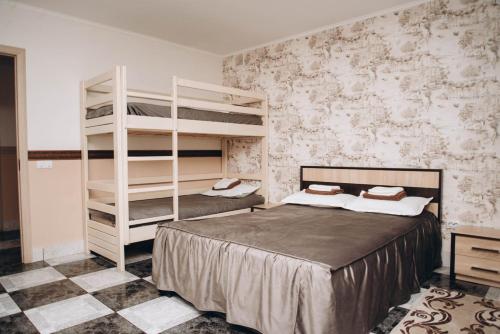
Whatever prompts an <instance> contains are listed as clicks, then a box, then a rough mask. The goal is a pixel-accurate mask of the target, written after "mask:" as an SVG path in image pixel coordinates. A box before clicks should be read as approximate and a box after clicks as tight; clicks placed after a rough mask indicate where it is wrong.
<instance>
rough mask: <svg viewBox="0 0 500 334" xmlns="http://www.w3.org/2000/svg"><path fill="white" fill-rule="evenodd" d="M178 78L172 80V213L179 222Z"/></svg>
mask: <svg viewBox="0 0 500 334" xmlns="http://www.w3.org/2000/svg"><path fill="white" fill-rule="evenodd" d="M177 90H178V85H177V77H176V76H173V78H172V106H171V110H172V115H171V116H172V157H173V159H172V186H173V187H174V189H173V191H174V193H173V197H172V205H173V207H172V211H173V213H174V220H179V155H178V148H179V147H178V146H179V143H178V132H177V94H178V91H177Z"/></svg>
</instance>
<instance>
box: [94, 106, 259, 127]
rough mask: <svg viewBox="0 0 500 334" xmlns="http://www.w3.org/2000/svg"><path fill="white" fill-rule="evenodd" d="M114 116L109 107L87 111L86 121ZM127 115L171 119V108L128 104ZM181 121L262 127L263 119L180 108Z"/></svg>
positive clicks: (111, 108)
mask: <svg viewBox="0 0 500 334" xmlns="http://www.w3.org/2000/svg"><path fill="white" fill-rule="evenodd" d="M112 114H113V106H112V105H107V106H103V107H100V108H98V109H87V115H86V119H93V118H98V117H103V116H108V115H112ZM127 114H128V115H136V116H149V117H163V118H170V117H171V111H170V106H159V105H155V104H148V103H137V102H129V103H127ZM177 117H178V118H179V119H189V120H196V121H209V122H220V123H235V124H251V125H262V118H261V117H260V116H257V115H247V114H238V113H224V112H216V111H209V110H198V109H191V108H183V107H179V108H178V109H177Z"/></svg>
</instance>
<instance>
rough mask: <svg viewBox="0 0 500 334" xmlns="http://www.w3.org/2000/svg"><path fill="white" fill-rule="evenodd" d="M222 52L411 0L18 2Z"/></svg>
mask: <svg viewBox="0 0 500 334" xmlns="http://www.w3.org/2000/svg"><path fill="white" fill-rule="evenodd" d="M17 1H18V2H22V3H25V4H28V5H30V6H35V7H40V8H43V9H47V10H50V11H55V12H59V13H63V14H66V15H70V16H74V17H78V18H81V19H85V20H88V21H93V22H97V23H101V24H105V25H109V26H112V27H116V28H120V29H124V30H129V31H133V32H136V33H140V34H144V35H149V36H153V37H157V38H161V39H164V40H168V41H171V42H174V43H178V44H183V45H186V46H190V47H193V48H196V49H200V50H205V51H209V52H211V53H215V54H219V55H226V54H229V53H234V52H236V51H239V50H243V49H248V48H251V47H254V46H258V45H262V44H265V43H268V42H271V41H274V40H277V39H282V38H285V37H287V36H292V35H296V34H299V33H302V32H306V31H309V30H313V29H316V28H319V27H322V26H325V25H330V24H335V23H338V22H341V21H345V20H349V19H351V18H355V17H359V16H364V15H367V14H370V13H373V12H377V11H381V10H384V9H388V8H391V7H396V6H401V5H405V4H408V3H412V2H415V0H247V1H243V0H17Z"/></svg>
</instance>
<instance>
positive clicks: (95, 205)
mask: <svg viewBox="0 0 500 334" xmlns="http://www.w3.org/2000/svg"><path fill="white" fill-rule="evenodd" d="M87 207H88V208H89V209H92V210H97V211H102V212H106V213H109V214H110V215H116V207H114V206H112V205H108V204H104V203H100V202H96V201H94V200H91V199H89V200H88V201H87Z"/></svg>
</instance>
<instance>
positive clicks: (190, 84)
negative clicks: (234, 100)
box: [177, 78, 266, 100]
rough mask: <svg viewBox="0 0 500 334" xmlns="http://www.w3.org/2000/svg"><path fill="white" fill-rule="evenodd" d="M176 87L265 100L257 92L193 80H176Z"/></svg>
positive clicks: (262, 95) (263, 96)
mask: <svg viewBox="0 0 500 334" xmlns="http://www.w3.org/2000/svg"><path fill="white" fill-rule="evenodd" d="M177 85H179V86H181V87H186V88H193V89H199V90H204V91H209V92H215V93H223V94H230V95H236V96H244V97H250V98H255V99H259V100H264V99H265V98H266V96H265V95H264V94H262V93H258V92H252V91H247V90H243V89H238V88H233V87H226V86H220V85H215V84H211V83H206V82H199V81H193V80H188V79H181V78H178V79H177Z"/></svg>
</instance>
